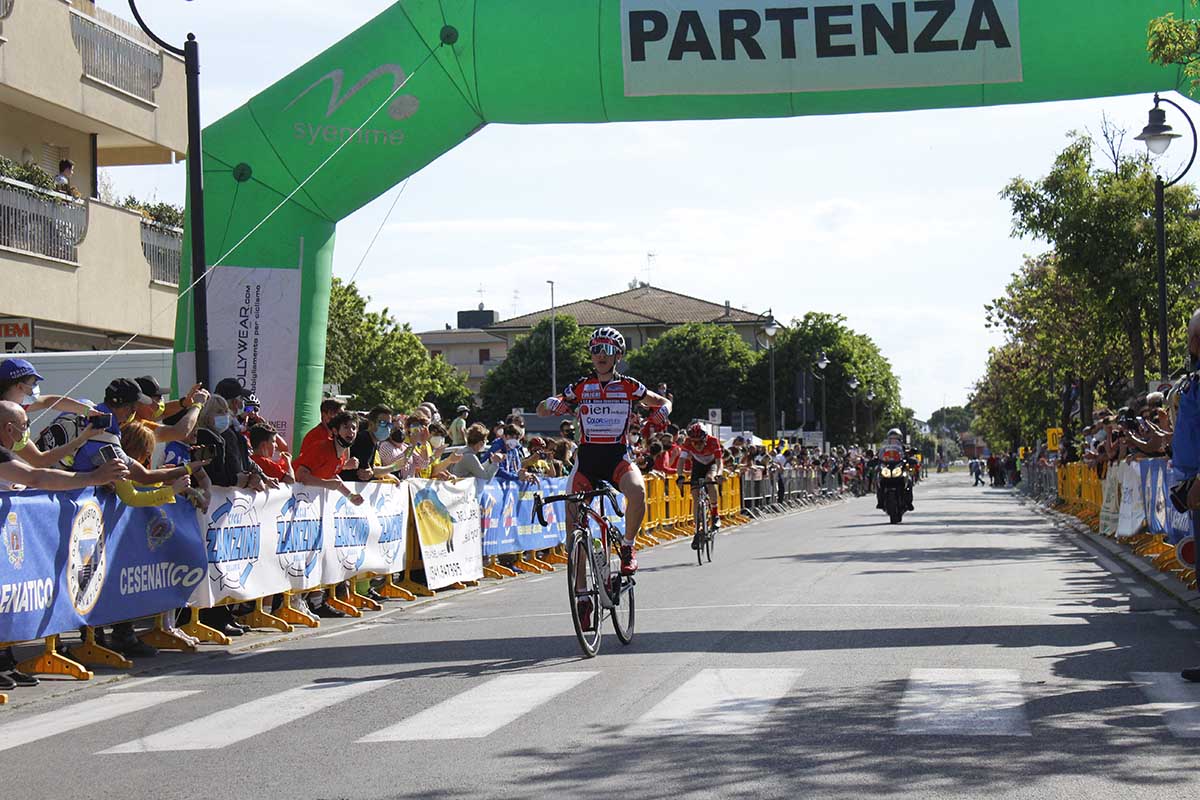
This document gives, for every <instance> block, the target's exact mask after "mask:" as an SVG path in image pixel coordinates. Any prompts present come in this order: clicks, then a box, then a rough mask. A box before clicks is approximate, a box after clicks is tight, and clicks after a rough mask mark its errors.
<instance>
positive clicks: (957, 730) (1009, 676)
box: [896, 669, 1031, 736]
mask: <svg viewBox="0 0 1200 800" xmlns="http://www.w3.org/2000/svg"><path fill="white" fill-rule="evenodd" d="M896 732H897V733H899V734H902V735H910V736H1030V735H1031V734H1030V731H1029V721H1028V720H1027V719H1026V717H1025V698H1024V696H1023V695H1022V693H1021V676H1020V674H1018V673H1017V672H1016V671H1014V670H1006V669H916V670H913V671H912V674H911V675H910V676H909V679H908V689H907V690H906V691H905V692H904V697H903V698H902V699H901V701H900V709H899V711H898V712H897V716H896Z"/></svg>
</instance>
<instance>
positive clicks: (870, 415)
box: [867, 391, 875, 444]
mask: <svg viewBox="0 0 1200 800" xmlns="http://www.w3.org/2000/svg"><path fill="white" fill-rule="evenodd" d="M867 419H868V420H870V421H869V422H868V423H867V426H868V427H867V438H868V439H872V440H873V439H874V438H875V392H874V391H868V392H867ZM867 444H874V442H873V441H869V442H867Z"/></svg>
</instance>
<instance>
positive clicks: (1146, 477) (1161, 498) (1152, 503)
mask: <svg viewBox="0 0 1200 800" xmlns="http://www.w3.org/2000/svg"><path fill="white" fill-rule="evenodd" d="M1138 469H1139V471H1140V473H1141V479H1142V503H1143V505H1144V506H1145V514H1146V525H1147V528H1148V529H1149V531H1150V532H1151V533H1166V531H1167V509H1166V506H1167V486H1166V477H1167V476H1166V471H1167V462H1166V461H1164V460H1162V459H1155V460H1152V461H1139V462H1138Z"/></svg>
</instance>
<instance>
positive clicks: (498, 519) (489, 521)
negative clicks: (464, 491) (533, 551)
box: [475, 479, 521, 556]
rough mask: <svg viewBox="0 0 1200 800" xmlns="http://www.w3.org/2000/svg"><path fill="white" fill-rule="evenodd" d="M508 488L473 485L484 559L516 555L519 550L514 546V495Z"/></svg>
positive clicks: (483, 483)
mask: <svg viewBox="0 0 1200 800" xmlns="http://www.w3.org/2000/svg"><path fill="white" fill-rule="evenodd" d="M510 486H511V484H509V483H501V482H500V481H494V480H493V481H483V480H478V479H477V480H476V481H475V491H476V493H477V495H478V497H479V522H480V526H481V529H482V535H483V554H484V555H485V556H498V555H503V554H504V553H516V552H517V551H519V550H520V549H521V548H520V547H518V546H517V508H516V506H517V493H516V490H515V489H511V488H510Z"/></svg>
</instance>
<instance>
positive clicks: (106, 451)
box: [92, 444, 117, 467]
mask: <svg viewBox="0 0 1200 800" xmlns="http://www.w3.org/2000/svg"><path fill="white" fill-rule="evenodd" d="M116 460H117V448H115V447H113V446H112V445H111V444H106V445H103V446H102V447H101V448H100V449H99V450H97V451H96V455H95V456H94V457H93V458H92V466H96V467H98V466H100V465H101V464H107V463H108V462H109V461H116Z"/></svg>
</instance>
